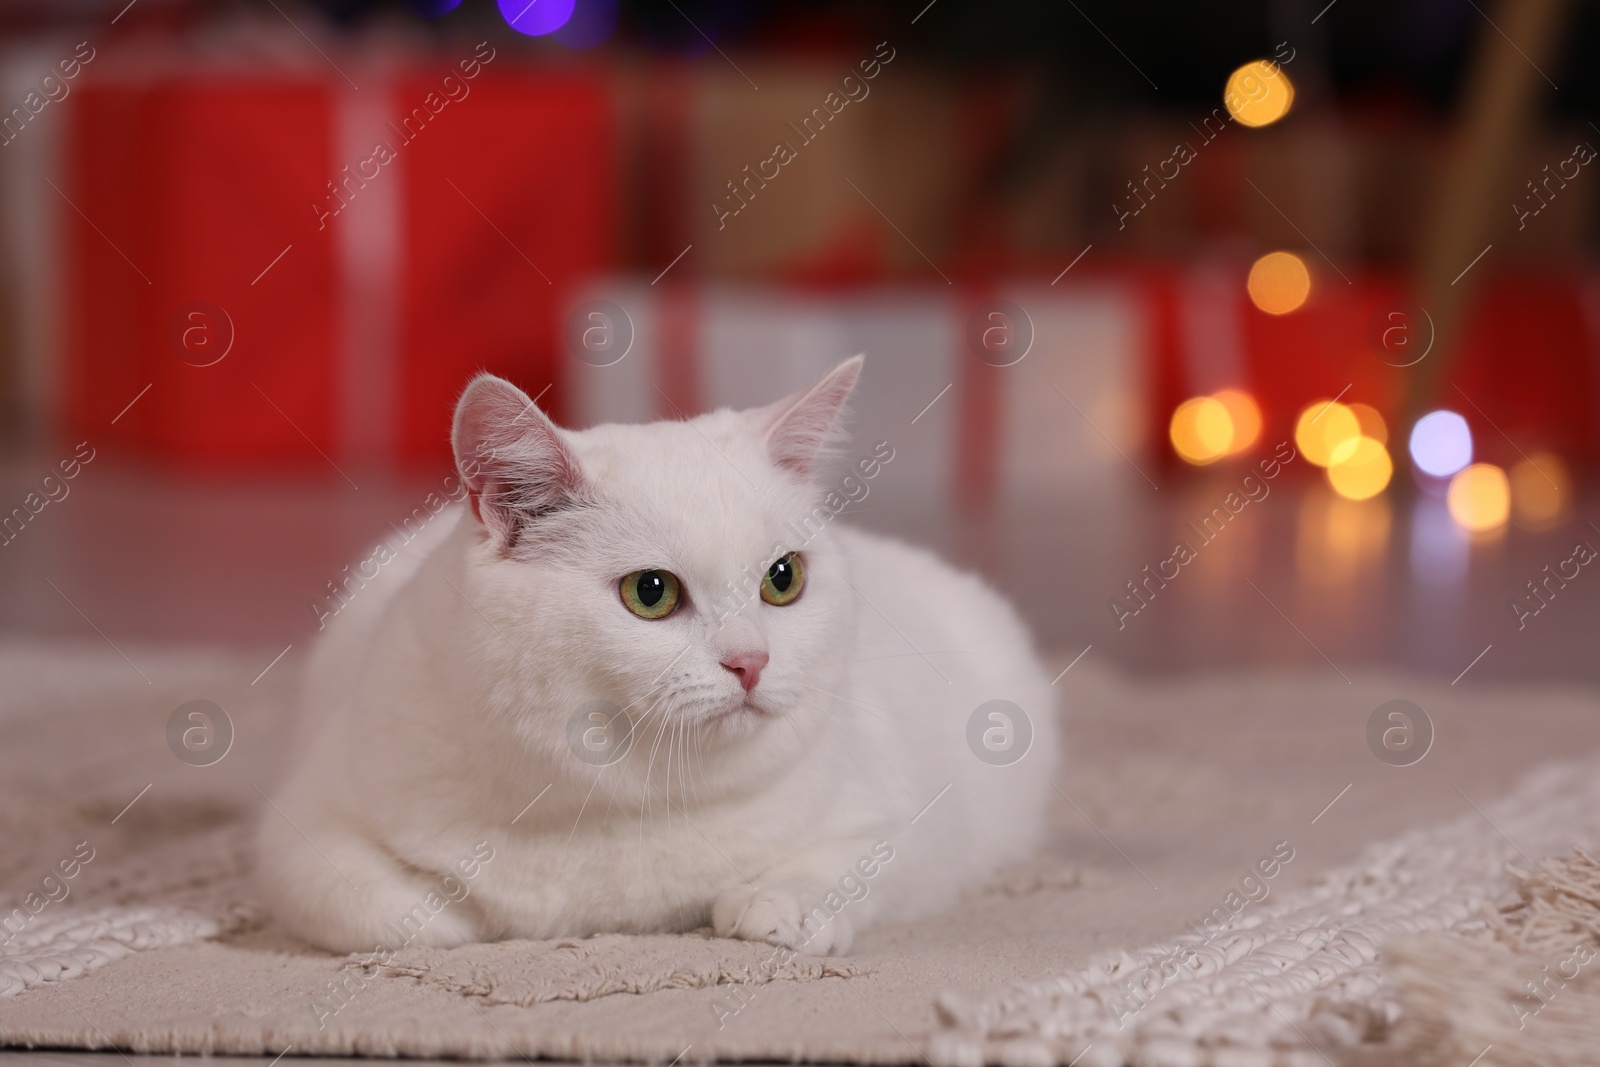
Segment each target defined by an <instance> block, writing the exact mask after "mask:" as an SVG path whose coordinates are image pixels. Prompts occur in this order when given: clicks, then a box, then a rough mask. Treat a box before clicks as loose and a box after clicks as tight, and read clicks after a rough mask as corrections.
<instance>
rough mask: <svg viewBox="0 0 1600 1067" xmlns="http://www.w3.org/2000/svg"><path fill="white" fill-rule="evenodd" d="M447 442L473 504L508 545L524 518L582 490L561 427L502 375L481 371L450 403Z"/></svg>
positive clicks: (553, 507)
mask: <svg viewBox="0 0 1600 1067" xmlns="http://www.w3.org/2000/svg"><path fill="white" fill-rule="evenodd" d="M450 442H451V444H452V445H453V446H454V448H455V454H456V468H457V469H458V470H459V471H460V472H461V480H462V481H463V482H465V483H466V486H467V492H468V493H469V495H470V496H471V498H472V510H473V512H474V513H475V514H476V515H477V516H478V520H479V521H480V522H482V523H483V525H484V528H485V529H487V530H488V531H489V534H490V536H492V537H493V538H494V539H495V540H496V541H498V542H499V543H500V544H501V545H502V546H504V547H507V548H509V547H510V546H511V545H513V544H514V543H515V542H516V538H517V532H518V530H519V529H520V528H521V524H522V523H523V521H525V520H527V519H532V518H538V517H539V516H540V515H544V514H548V513H549V512H552V511H556V510H558V509H560V508H563V507H566V506H567V505H569V504H571V503H572V502H573V501H574V500H575V499H576V498H577V497H578V496H579V495H580V494H581V492H582V489H583V484H584V478H583V471H582V468H580V467H579V466H578V459H577V457H576V456H574V455H573V454H572V450H571V449H570V448H568V447H567V443H566V442H565V441H563V440H562V439H561V431H560V429H558V428H557V427H556V424H555V423H553V422H551V421H550V418H549V416H547V415H545V413H544V412H542V411H540V410H539V407H538V405H537V404H535V403H534V402H533V401H532V400H529V399H528V394H526V393H524V392H523V391H522V390H521V389H518V388H517V387H516V386H514V385H512V384H511V383H510V382H508V381H506V380H505V379H504V378H496V377H495V376H494V375H492V374H480V375H478V376H477V377H476V378H474V379H473V380H472V383H471V384H470V385H468V386H467V391H466V392H465V393H462V394H461V399H460V401H458V402H457V404H456V417H455V425H454V427H453V428H452V430H451V434H450Z"/></svg>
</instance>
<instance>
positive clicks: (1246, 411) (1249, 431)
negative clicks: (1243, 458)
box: [1211, 389, 1261, 455]
mask: <svg viewBox="0 0 1600 1067" xmlns="http://www.w3.org/2000/svg"><path fill="white" fill-rule="evenodd" d="M1211 395H1212V399H1214V400H1216V402H1217V403H1219V404H1221V405H1222V406H1223V407H1224V408H1227V410H1228V418H1229V420H1230V422H1231V423H1232V425H1233V440H1232V442H1231V443H1230V444H1229V445H1228V454H1229V455H1233V454H1235V453H1239V452H1243V451H1244V450H1245V449H1247V448H1249V447H1250V446H1251V445H1253V444H1255V443H1256V438H1258V437H1260V436H1261V408H1260V407H1258V406H1257V405H1256V402H1255V399H1254V398H1252V397H1251V396H1250V394H1249V393H1246V392H1244V391H1243V390H1240V389H1223V390H1221V391H1220V392H1216V393H1213V394H1211Z"/></svg>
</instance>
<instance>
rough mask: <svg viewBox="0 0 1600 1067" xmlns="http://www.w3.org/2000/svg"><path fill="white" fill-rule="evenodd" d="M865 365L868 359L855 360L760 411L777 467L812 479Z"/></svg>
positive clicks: (758, 411)
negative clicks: (819, 459)
mask: <svg viewBox="0 0 1600 1067" xmlns="http://www.w3.org/2000/svg"><path fill="white" fill-rule="evenodd" d="M865 362H866V356H864V355H860V356H852V357H851V358H850V359H847V360H845V361H844V362H843V363H841V364H839V365H838V366H837V367H835V368H833V369H832V370H831V371H829V372H828V373H827V374H824V375H823V376H822V377H821V378H818V379H817V380H816V381H815V382H814V383H812V384H811V385H810V386H808V387H807V388H805V389H802V390H801V391H800V392H798V393H795V394H794V395H792V396H788V397H785V398H784V399H782V400H780V401H778V402H777V403H776V404H770V405H768V406H767V407H764V408H760V409H758V410H757V412H756V417H757V419H758V425H761V426H764V427H765V428H766V437H765V441H766V446H767V455H768V456H770V457H771V459H772V462H773V463H775V464H777V465H778V466H780V467H782V468H784V469H785V470H789V471H793V472H794V473H795V474H798V475H799V476H800V477H802V478H809V477H811V471H812V469H813V468H814V467H815V466H816V462H817V458H818V457H819V456H820V455H821V454H822V452H823V451H824V450H825V449H826V448H827V446H828V443H829V439H830V438H832V437H833V435H834V433H835V432H836V431H837V429H838V426H839V416H840V414H841V413H842V412H843V411H844V405H845V401H846V400H848V399H850V391H851V390H852V389H854V388H855V384H856V379H858V378H860V377H861V367H862V365H863V364H864V363H865Z"/></svg>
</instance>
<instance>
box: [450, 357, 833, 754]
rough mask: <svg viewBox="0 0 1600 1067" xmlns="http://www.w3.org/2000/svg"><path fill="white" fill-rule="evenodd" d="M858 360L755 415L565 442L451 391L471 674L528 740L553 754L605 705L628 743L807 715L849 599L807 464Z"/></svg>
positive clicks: (504, 390) (743, 731)
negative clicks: (463, 512)
mask: <svg viewBox="0 0 1600 1067" xmlns="http://www.w3.org/2000/svg"><path fill="white" fill-rule="evenodd" d="M862 362H863V361H862V357H860V356H857V357H855V358H854V359H851V360H848V361H846V362H844V363H841V364H840V365H839V366H838V367H836V368H834V369H833V370H832V371H830V372H829V373H828V374H826V375H824V376H823V377H822V378H821V379H819V380H818V381H817V382H816V383H814V384H813V385H812V386H810V387H809V388H807V389H804V390H801V391H800V392H798V393H795V394H793V395H791V396H789V397H787V398H785V399H782V400H779V401H778V402H776V403H774V404H771V405H769V406H766V407H761V408H755V409H750V410H744V411H733V410H727V409H723V410H719V411H715V412H712V413H711V414H708V415H702V416H700V417H699V418H695V419H692V420H689V421H672V422H655V423H648V424H644V425H604V426H596V427H594V428H592V429H589V430H583V431H570V430H564V429H561V428H560V427H557V426H556V425H555V424H554V423H552V422H551V421H550V419H549V418H547V417H546V416H545V415H544V413H543V412H541V411H540V410H539V408H538V407H537V406H535V405H534V403H533V402H532V401H531V400H529V399H528V397H527V396H526V395H525V394H524V393H523V392H522V391H521V390H519V389H518V388H517V387H516V386H514V385H512V384H510V383H509V382H507V381H504V380H503V379H500V378H496V377H493V376H491V375H482V376H480V377H478V378H477V379H475V380H474V381H473V382H472V383H471V385H469V386H468V387H467V390H466V392H465V394H464V395H463V396H462V398H461V401H460V403H459V404H458V406H457V408H456V416H455V428H454V434H453V444H454V447H455V453H456V461H457V466H458V467H459V468H460V470H461V474H462V480H463V482H464V483H465V484H466V486H467V489H468V491H469V493H470V497H471V513H470V515H469V516H467V517H466V518H465V519H464V520H463V521H464V523H465V524H466V525H467V528H468V529H467V534H468V537H469V540H470V544H469V545H468V547H467V549H466V552H467V569H466V579H467V585H468V588H463V589H462V590H461V593H462V594H463V596H465V597H467V598H468V599H469V601H470V604H471V607H470V610H466V611H465V612H464V614H465V617H466V618H467V620H468V623H469V624H470V625H472V626H474V627H476V628H477V630H478V636H479V637H480V638H481V640H478V641H476V642H475V647H474V648H473V652H472V656H473V668H474V670H475V671H476V672H477V673H478V675H479V677H480V678H481V679H482V680H483V681H484V682H485V683H486V684H487V686H488V688H489V691H490V693H491V700H492V702H493V703H494V704H495V705H497V706H498V707H499V708H500V710H502V711H504V712H506V713H507V714H509V715H512V716H515V717H517V718H518V726H519V728H520V729H521V731H522V733H523V735H524V736H525V737H526V738H527V739H528V740H529V741H531V742H533V743H535V744H537V745H539V746H540V747H543V748H547V749H550V750H551V751H552V755H557V756H559V755H560V754H561V750H563V749H566V748H570V747H571V746H572V745H573V744H574V741H575V736H576V735H575V734H574V733H573V727H574V724H575V723H576V724H577V725H578V726H579V728H580V729H591V731H592V726H585V725H584V722H585V721H589V722H591V723H592V724H600V723H601V720H599V719H596V718H594V711H595V709H597V708H598V709H604V708H605V707H606V706H607V704H609V705H610V706H611V707H612V708H613V709H615V708H620V709H624V710H625V711H626V714H627V719H626V721H627V722H629V723H634V724H637V725H636V727H635V730H634V737H633V743H634V744H636V745H645V746H649V745H651V744H653V743H654V741H655V740H656V738H657V737H658V735H659V731H660V730H663V729H665V730H669V731H674V732H676V731H679V730H680V728H683V729H687V730H689V731H692V732H693V733H694V734H695V740H696V744H697V746H698V747H702V748H703V746H705V745H706V744H713V745H714V744H735V745H742V746H745V747H748V746H749V745H750V744H756V743H758V739H759V738H760V737H762V736H763V735H771V734H774V733H785V734H786V736H791V737H793V738H794V739H795V740H796V741H800V740H803V738H804V737H805V736H806V735H807V734H808V733H809V728H810V727H811V726H813V725H815V724H817V723H818V722H820V720H821V718H822V717H824V716H825V715H826V714H827V713H826V712H824V711H822V710H821V707H822V701H824V700H825V699H826V696H825V693H826V692H828V691H830V690H831V691H834V692H837V689H835V685H836V684H837V680H838V679H839V677H840V676H841V674H842V672H843V670H844V664H845V663H846V661H847V660H848V658H849V656H848V653H847V642H848V639H849V634H850V631H851V628H852V626H851V620H852V603H853V601H852V595H853V594H852V590H851V587H850V584H849V582H848V580H847V578H846V575H845V573H844V568H843V562H842V560H841V558H840V556H839V553H838V551H837V549H836V547H835V545H834V543H833V540H832V538H831V537H830V536H829V530H828V527H829V524H830V522H831V521H832V518H833V513H832V512H831V511H830V510H829V509H827V508H826V507H824V506H822V503H821V502H822V499H823V497H824V494H825V492H826V490H827V488H828V487H827V486H826V484H824V479H825V477H826V475H825V473H824V472H825V471H826V470H827V465H826V464H825V462H824V458H825V456H826V454H827V453H828V452H829V450H830V445H832V444H834V443H835V441H836V438H837V437H838V433H839V422H840V416H841V413H842V411H843V408H844V405H845V401H846V400H847V398H848V397H849V395H850V392H851V390H852V388H853V387H854V385H855V382H856V379H857V378H858V377H859V375H860V373H861V367H862ZM480 619H481V623H482V625H479V620H480ZM584 715H588V716H589V720H584V719H583V716H584ZM785 720H786V724H785ZM591 735H592V736H594V737H597V738H599V739H600V740H601V741H602V742H603V743H611V742H614V741H615V738H614V737H612V738H609V739H608V738H607V737H606V736H605V731H604V730H603V729H602V730H601V732H600V733H598V734H594V733H591ZM631 761H632V762H642V760H640V759H639V756H638V755H635V756H634V757H632V760H631Z"/></svg>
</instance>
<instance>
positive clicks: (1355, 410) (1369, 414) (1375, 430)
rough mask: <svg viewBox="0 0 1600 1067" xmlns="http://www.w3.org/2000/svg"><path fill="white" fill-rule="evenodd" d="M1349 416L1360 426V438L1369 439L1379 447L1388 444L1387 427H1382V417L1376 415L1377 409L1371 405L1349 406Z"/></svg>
mask: <svg viewBox="0 0 1600 1067" xmlns="http://www.w3.org/2000/svg"><path fill="white" fill-rule="evenodd" d="M1350 414H1352V415H1354V416H1355V417H1356V422H1357V423H1359V424H1360V425H1361V436H1362V437H1370V438H1372V439H1373V440H1374V441H1376V442H1378V443H1379V444H1380V445H1386V444H1388V443H1389V427H1388V426H1386V425H1384V422H1383V416H1382V415H1380V414H1378V409H1377V408H1375V407H1373V406H1372V405H1371V404H1351V405H1350Z"/></svg>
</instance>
